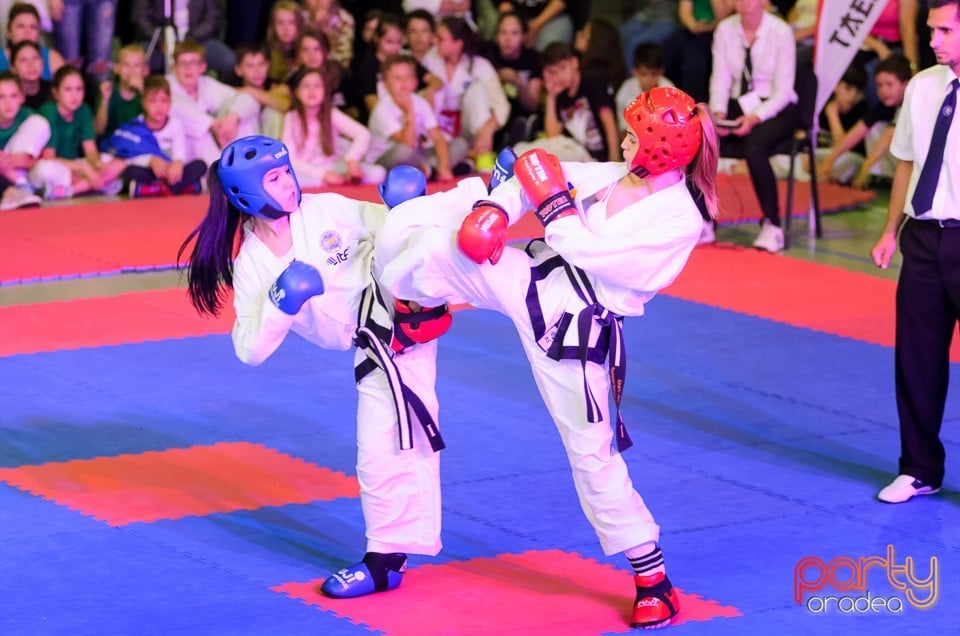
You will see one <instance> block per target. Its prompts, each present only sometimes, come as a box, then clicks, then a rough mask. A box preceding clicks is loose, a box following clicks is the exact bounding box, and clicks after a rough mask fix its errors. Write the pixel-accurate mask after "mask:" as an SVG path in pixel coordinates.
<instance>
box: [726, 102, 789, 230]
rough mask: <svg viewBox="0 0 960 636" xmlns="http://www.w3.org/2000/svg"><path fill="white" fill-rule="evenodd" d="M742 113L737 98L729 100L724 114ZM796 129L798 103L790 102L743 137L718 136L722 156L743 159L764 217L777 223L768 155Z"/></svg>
mask: <svg viewBox="0 0 960 636" xmlns="http://www.w3.org/2000/svg"><path fill="white" fill-rule="evenodd" d="M741 114H742V111H741V110H740V105H739V104H738V103H737V102H736V100H730V106H729V107H728V108H727V118H728V119H736V118H737V117H739V116H740V115H741ZM796 129H797V105H796V104H789V105H788V106H787V107H786V108H784V109H783V110H781V111H780V112H779V113H777V115H776V116H775V117H772V118H770V119H768V120H767V121H762V122H760V123H759V124H757V125H756V126H754V128H753V130H751V131H750V134H748V135H747V136H746V137H737V136H735V135H727V136H726V137H722V138H721V139H720V156H721V157H733V158H737V159H746V161H747V167H748V168H749V169H750V181H751V183H753V190H754V192H756V194H757V199H758V200H759V201H760V210H761V211H762V212H763V218H764V219H766V220H767V221H768V222H770V223H773V224H774V225H776V226H779V225H780V195H779V191H778V190H777V177H776V175H775V174H774V173H773V168H772V167H771V166H770V157H772V156H773V155H774V154H775V153H774V150H775V149H776V148H777V146H779V145H781V144H782V143H783V142H785V141H787V140H789V139H790V138H791V137H792V136H793V133H794V132H795V131H796Z"/></svg>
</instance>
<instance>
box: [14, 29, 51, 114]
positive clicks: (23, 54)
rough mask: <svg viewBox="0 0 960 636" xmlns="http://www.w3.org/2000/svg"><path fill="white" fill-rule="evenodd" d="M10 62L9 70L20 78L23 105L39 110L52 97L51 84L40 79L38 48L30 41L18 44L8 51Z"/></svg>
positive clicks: (41, 71)
mask: <svg viewBox="0 0 960 636" xmlns="http://www.w3.org/2000/svg"><path fill="white" fill-rule="evenodd" d="M10 61H11V64H12V66H11V69H12V70H13V72H14V73H16V74H17V77H19V78H20V87H21V88H22V89H23V95H24V99H25V100H26V101H25V102H24V105H26V106H28V107H30V108H32V109H33V110H39V109H40V106H41V105H43V103H44V102H48V101H50V99H51V98H52V96H53V94H52V92H51V87H52V84H51V83H50V81H49V80H45V79H43V78H42V77H41V75H42V74H43V58H42V57H41V56H40V46H39V45H38V44H37V43H36V42H31V41H30V40H24V41H23V42H18V43H17V44H14V45H13V47H12V48H11V50H10Z"/></svg>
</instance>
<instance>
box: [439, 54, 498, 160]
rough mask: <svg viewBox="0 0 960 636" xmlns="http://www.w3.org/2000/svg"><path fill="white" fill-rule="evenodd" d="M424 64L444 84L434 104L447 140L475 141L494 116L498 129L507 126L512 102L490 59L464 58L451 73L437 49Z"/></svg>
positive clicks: (469, 56)
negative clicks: (459, 138) (464, 139)
mask: <svg viewBox="0 0 960 636" xmlns="http://www.w3.org/2000/svg"><path fill="white" fill-rule="evenodd" d="M421 63H422V64H423V66H424V68H426V69H427V70H428V71H430V72H431V73H432V74H434V75H436V76H437V77H439V78H440V79H442V80H443V82H444V84H443V88H441V89H439V90H438V91H437V92H436V94H435V95H434V97H433V103H434V108H435V110H436V114H437V120H438V121H439V122H440V128H441V129H442V130H443V132H444V134H445V135H446V136H447V138H449V139H453V138H455V137H464V138H466V139H467V140H468V141H471V142H472V141H473V140H474V138H475V137H476V135H477V131H479V130H480V128H481V127H482V126H483V125H484V124H485V123H486V122H487V120H489V119H490V117H491V116H493V117H494V118H495V119H496V120H497V127H498V128H499V127H501V126H503V125H505V124H506V123H507V118H508V117H509V116H510V102H509V101H508V100H507V94H506V93H504V92H503V84H501V83H500V76H499V75H497V70H496V69H495V68H493V65H492V64H491V63H490V62H489V61H488V60H487V59H486V58H483V57H480V56H479V55H473V56H471V55H463V56H462V57H461V58H460V62H459V63H458V64H457V66H456V68H454V70H453V72H452V73H450V74H447V67H446V63H445V62H444V61H443V58H442V57H440V54H439V53H437V51H436V49H431V50H430V52H429V53H427V55H426V56H424V58H423V60H422V62H421Z"/></svg>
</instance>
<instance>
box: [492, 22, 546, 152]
mask: <svg viewBox="0 0 960 636" xmlns="http://www.w3.org/2000/svg"><path fill="white" fill-rule="evenodd" d="M526 32H527V25H526V24H525V23H524V21H523V19H522V18H521V17H520V15H519V14H518V13H516V12H514V11H508V12H507V13H502V14H500V18H499V19H498V20H497V38H496V43H495V44H494V45H493V46H491V47H489V49H490V53H489V57H490V62H491V64H493V68H495V69H496V70H497V75H498V76H499V77H500V83H501V85H502V86H503V92H504V93H505V94H506V96H507V100H508V101H509V102H510V120H509V122H508V124H507V126H506V128H505V135H504V136H503V138H502V139H498V140H497V142H496V145H497V147H498V148H499V147H501V146H505V145H511V144H514V143H516V142H518V141H529V140H530V139H532V138H533V131H534V128H535V123H536V115H537V110H538V109H539V107H540V98H541V96H542V95H543V66H542V65H541V63H540V52H539V51H537V50H536V49H533V48H530V47H528V46H526V45H525V44H524V43H523V41H524V36H525V34H526Z"/></svg>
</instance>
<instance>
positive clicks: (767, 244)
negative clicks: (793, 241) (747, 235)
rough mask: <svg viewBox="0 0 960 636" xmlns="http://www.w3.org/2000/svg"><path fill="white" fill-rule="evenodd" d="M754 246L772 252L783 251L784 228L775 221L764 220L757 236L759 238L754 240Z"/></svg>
mask: <svg viewBox="0 0 960 636" xmlns="http://www.w3.org/2000/svg"><path fill="white" fill-rule="evenodd" d="M753 246H754V247H756V248H758V249H761V250H766V251H768V252H770V253H771V254H776V253H777V252H780V251H782V250H783V230H781V229H780V228H779V227H777V226H776V225H774V224H773V223H768V222H766V221H764V222H763V225H762V226H761V227H760V234H759V235H758V236H757V240H755V241H754V242H753Z"/></svg>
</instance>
